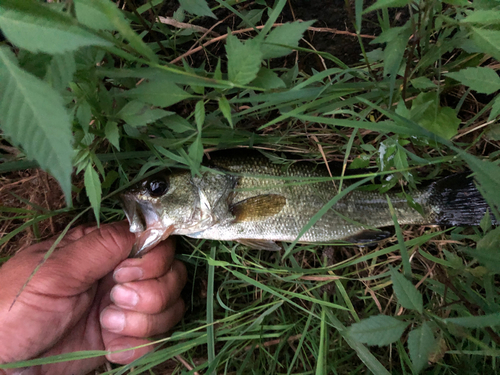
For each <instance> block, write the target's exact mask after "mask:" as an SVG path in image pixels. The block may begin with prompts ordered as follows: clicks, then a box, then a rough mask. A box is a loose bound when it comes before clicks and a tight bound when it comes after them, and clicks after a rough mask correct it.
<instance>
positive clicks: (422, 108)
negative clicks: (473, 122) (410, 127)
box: [411, 92, 460, 139]
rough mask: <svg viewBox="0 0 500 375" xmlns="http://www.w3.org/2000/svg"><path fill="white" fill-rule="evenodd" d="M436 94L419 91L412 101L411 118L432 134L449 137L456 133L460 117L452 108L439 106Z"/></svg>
mask: <svg viewBox="0 0 500 375" xmlns="http://www.w3.org/2000/svg"><path fill="white" fill-rule="evenodd" d="M436 95H437V93H433V92H430V93H420V94H419V95H418V96H417V98H416V99H415V100H414V101H413V102H412V107H411V119H412V120H414V121H416V122H418V123H419V124H420V125H421V126H422V127H424V128H426V129H427V130H429V131H431V132H433V133H434V134H437V135H438V136H441V137H443V138H446V139H450V138H451V137H453V136H454V135H455V134H457V130H458V126H459V125H460V119H459V118H458V117H457V115H456V113H455V111H454V110H453V109H452V108H449V107H444V108H443V107H441V106H439V104H438V103H437V100H436Z"/></svg>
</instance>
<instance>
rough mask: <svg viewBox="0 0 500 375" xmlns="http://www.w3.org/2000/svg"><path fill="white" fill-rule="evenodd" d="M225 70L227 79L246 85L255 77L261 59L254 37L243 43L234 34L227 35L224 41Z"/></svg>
mask: <svg viewBox="0 0 500 375" xmlns="http://www.w3.org/2000/svg"><path fill="white" fill-rule="evenodd" d="M226 53H227V60H228V61H227V70H228V75H229V80H230V81H231V82H234V83H236V84H239V85H246V84H247V83H249V82H251V81H253V80H254V79H255V77H257V73H258V72H259V69H260V63H261V61H262V52H261V46H260V45H259V43H258V42H257V40H255V39H250V40H247V41H246V42H245V44H243V43H242V42H240V41H239V40H238V38H237V37H236V36H234V35H228V37H227V42H226Z"/></svg>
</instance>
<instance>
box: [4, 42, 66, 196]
mask: <svg viewBox="0 0 500 375" xmlns="http://www.w3.org/2000/svg"><path fill="white" fill-rule="evenodd" d="M0 127H1V128H2V129H3V131H4V134H5V135H6V136H7V137H9V138H10V139H11V141H12V143H13V144H14V145H16V146H19V145H20V146H22V148H23V149H24V151H25V152H26V155H27V156H28V157H29V158H32V159H35V160H36V161H37V163H38V164H39V165H40V167H41V168H43V169H45V170H47V171H49V172H50V173H52V175H53V176H54V177H55V178H56V179H57V181H59V183H60V184H61V187H62V190H63V192H64V194H65V196H66V203H67V204H70V203H71V171H72V164H71V158H72V157H73V148H72V146H71V143H72V134H71V122H70V118H69V116H68V113H67V111H66V109H65V108H64V105H63V101H62V98H61V96H60V95H59V94H58V93H57V92H56V91H55V90H54V89H53V88H52V87H50V86H49V85H48V84H47V83H46V82H43V81H42V80H40V79H38V78H36V77H35V76H32V75H31V74H28V73H26V72H25V71H23V70H21V69H19V67H17V65H16V63H15V58H14V56H13V54H12V52H10V50H8V49H7V48H0Z"/></svg>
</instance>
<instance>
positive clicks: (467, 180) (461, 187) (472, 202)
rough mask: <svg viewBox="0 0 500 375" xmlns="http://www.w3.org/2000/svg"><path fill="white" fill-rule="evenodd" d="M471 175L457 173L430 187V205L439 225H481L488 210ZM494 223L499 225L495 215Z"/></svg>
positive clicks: (492, 218)
mask: <svg viewBox="0 0 500 375" xmlns="http://www.w3.org/2000/svg"><path fill="white" fill-rule="evenodd" d="M469 175H470V173H467V172H464V173H457V174H454V175H451V176H448V177H445V178H443V179H441V180H439V181H436V182H434V183H432V184H431V185H430V186H429V188H428V189H429V190H428V192H429V193H430V196H429V203H430V205H431V207H432V210H433V211H434V213H435V215H436V216H435V217H434V219H435V222H436V223H437V224H447V225H479V223H480V222H481V219H482V218H483V217H484V214H485V213H486V210H487V209H488V203H486V201H485V200H484V198H483V197H482V195H481V193H480V192H479V190H478V189H477V187H476V184H475V182H474V178H472V177H468V176H469ZM491 220H492V222H493V223H494V224H495V225H496V224H498V223H497V221H496V220H495V218H494V217H493V215H492V216H491Z"/></svg>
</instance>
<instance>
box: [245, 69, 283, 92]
mask: <svg viewBox="0 0 500 375" xmlns="http://www.w3.org/2000/svg"><path fill="white" fill-rule="evenodd" d="M251 85H252V86H256V87H262V88H263V89H266V90H270V89H279V88H285V87H286V86H285V82H283V80H282V79H281V78H280V77H278V75H277V74H276V73H275V72H273V71H272V70H271V69H267V68H264V67H262V68H260V70H259V73H258V74H257V78H255V79H254V80H253V81H252V83H251Z"/></svg>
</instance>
